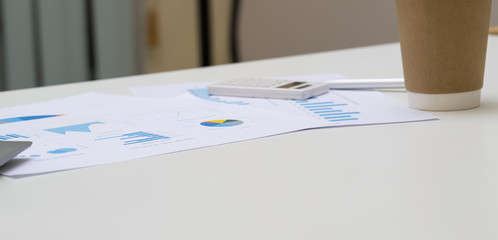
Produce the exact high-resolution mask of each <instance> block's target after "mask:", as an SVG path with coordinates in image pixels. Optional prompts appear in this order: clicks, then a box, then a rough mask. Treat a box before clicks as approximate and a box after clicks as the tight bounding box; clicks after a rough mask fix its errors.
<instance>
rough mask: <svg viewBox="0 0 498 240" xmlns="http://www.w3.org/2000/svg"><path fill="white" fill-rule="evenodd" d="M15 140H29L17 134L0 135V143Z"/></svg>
mask: <svg viewBox="0 0 498 240" xmlns="http://www.w3.org/2000/svg"><path fill="white" fill-rule="evenodd" d="M16 138H29V137H26V136H22V135H19V134H6V135H0V141H6V140H11V139H16Z"/></svg>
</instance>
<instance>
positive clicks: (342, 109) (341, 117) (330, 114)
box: [295, 99, 360, 122]
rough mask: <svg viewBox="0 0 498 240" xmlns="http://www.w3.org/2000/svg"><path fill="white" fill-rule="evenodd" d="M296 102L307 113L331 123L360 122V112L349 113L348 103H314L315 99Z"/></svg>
mask: <svg viewBox="0 0 498 240" xmlns="http://www.w3.org/2000/svg"><path fill="white" fill-rule="evenodd" d="M295 102H296V103H297V104H298V105H299V106H301V107H302V108H303V109H305V110H306V111H308V112H311V113H313V114H314V115H316V116H319V117H320V118H322V119H325V120H327V121H329V122H343V121H355V120H359V117H358V116H359V115H360V112H357V111H347V110H346V109H347V106H348V104H347V103H337V102H333V101H324V102H314V101H313V99H310V100H304V101H295Z"/></svg>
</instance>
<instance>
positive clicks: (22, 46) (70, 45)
mask: <svg viewBox="0 0 498 240" xmlns="http://www.w3.org/2000/svg"><path fill="white" fill-rule="evenodd" d="M491 25H493V26H496V25H498V4H494V5H493V9H492V20H491ZM397 35H398V33H397V24H396V12H395V3H394V1H393V0H376V1H371V0H307V1H302V0H0V90H12V89H20V88H27V87H35V86H43V85H52V84H62V83H70V82H78V81H87V80H95V79H103V78H112V77H120V76H127V75H135V74H143V73H153V72H162V71H171V70H179V69H186V68H194V67H200V66H210V65H218V64H226V63H231V62H234V61H250V60H258V59H265V58H274V57H282V56H289V55H296V54H305V53H312V52H320V51H328V50H336V49H343V48H352V47H360V46H367V45H374V44H382V43H388V42H395V41H398V36H397Z"/></svg>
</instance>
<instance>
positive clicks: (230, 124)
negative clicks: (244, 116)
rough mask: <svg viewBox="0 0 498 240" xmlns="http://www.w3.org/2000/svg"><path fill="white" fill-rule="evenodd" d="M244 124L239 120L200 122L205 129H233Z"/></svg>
mask: <svg viewBox="0 0 498 240" xmlns="http://www.w3.org/2000/svg"><path fill="white" fill-rule="evenodd" d="M242 123H244V122H242V121H240V120H233V119H220V120H211V121H205V122H202V123H201V125H202V126H206V127H233V126H237V125H240V124H242Z"/></svg>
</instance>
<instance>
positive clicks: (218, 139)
mask: <svg viewBox="0 0 498 240" xmlns="http://www.w3.org/2000/svg"><path fill="white" fill-rule="evenodd" d="M189 86H190V87H189V88H188V89H187V90H181V91H183V92H184V94H180V95H179V96H176V97H170V98H166V99H153V98H143V97H130V96H115V95H105V94H97V93H88V94H83V95H78V96H74V97H69V98H65V99H59V100H53V101H48V102H43V103H36V104H31V105H25V106H19V107H13V108H7V109H0V141H4V140H9V141H16V140H20V141H22V140H27V141H33V146H32V147H31V148H29V149H28V150H26V151H25V152H23V153H21V154H20V155H19V156H17V157H16V158H15V159H14V160H13V161H11V162H9V163H8V164H6V165H4V166H3V167H2V168H0V173H1V174H3V175H6V176H12V177H21V176H29V175H33V174H40V173H47V172H54V171H61V170H68V169H75V168H81V167H88V166H94V165H100V164H106V163H111V162H118V161H124V160H131V159H137V158H143V157H148V156H154V155H159V154H166V153H172V152H176V151H183V150H189V149H195V148H201V147H208V146H214V145H218V144H224V143H230V142H236V141H243V140H248V139H254V138H259V137H266V136H271V135H276V134H283V133H288V132H292V131H297V130H303V129H311V128H320V127H333V126H352V125H365V124H382V123H394V122H411V121H423V120H431V119H436V118H435V117H434V116H432V115H430V114H428V113H425V112H421V111H417V110H413V109H410V108H408V107H407V106H405V105H403V104H401V103H398V102H396V101H394V100H393V99H391V98H389V97H387V96H385V95H383V94H382V93H378V92H374V91H333V92H331V93H329V94H326V95H322V96H319V97H316V98H312V99H309V100H306V101H292V100H270V99H251V98H231V97H216V96H209V95H208V94H207V90H206V89H205V88H203V87H199V86H197V87H194V88H191V85H189ZM170 87H172V88H174V87H173V86H170ZM177 87H180V88H182V89H184V88H185V85H178V86H177ZM153 88H155V89H158V88H159V89H160V87H158V86H155V87H153ZM151 89H152V88H151ZM142 90H145V91H142V93H144V92H145V93H146V92H147V90H146V89H142Z"/></svg>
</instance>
